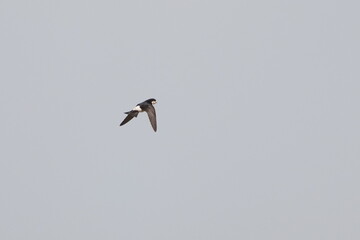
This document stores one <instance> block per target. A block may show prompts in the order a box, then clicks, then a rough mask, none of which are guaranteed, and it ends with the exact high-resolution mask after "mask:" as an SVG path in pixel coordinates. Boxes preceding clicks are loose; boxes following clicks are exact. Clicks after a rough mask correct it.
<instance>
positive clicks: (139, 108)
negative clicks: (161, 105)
mask: <svg viewBox="0 0 360 240" xmlns="http://www.w3.org/2000/svg"><path fill="white" fill-rule="evenodd" d="M155 103H156V99H154V98H150V99H148V100H146V101H144V102H142V103H139V104H138V105H136V107H134V108H133V109H132V110H131V111H129V112H125V114H127V116H126V118H125V119H124V120H123V121H122V122H121V123H120V126H122V125H124V124H126V123H127V122H129V121H130V120H131V119H133V118H134V117H137V115H138V114H139V112H144V111H145V112H146V113H147V115H148V117H149V120H150V123H151V126H152V128H153V129H154V131H155V132H156V130H157V125H156V112H155V108H154V106H153V105H154V104H155Z"/></svg>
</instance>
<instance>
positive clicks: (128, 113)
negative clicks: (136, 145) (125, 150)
mask: <svg viewBox="0 0 360 240" xmlns="http://www.w3.org/2000/svg"><path fill="white" fill-rule="evenodd" d="M126 113H127V116H126V118H125V119H124V120H123V121H122V122H121V123H120V126H122V125H124V124H126V123H127V122H128V121H130V120H131V119H133V118H134V117H137V115H138V114H139V112H137V111H130V112H126Z"/></svg>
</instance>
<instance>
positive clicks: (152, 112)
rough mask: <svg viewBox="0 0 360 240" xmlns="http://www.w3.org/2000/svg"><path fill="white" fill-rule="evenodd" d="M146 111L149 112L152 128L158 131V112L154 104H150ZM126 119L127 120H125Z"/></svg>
mask: <svg viewBox="0 0 360 240" xmlns="http://www.w3.org/2000/svg"><path fill="white" fill-rule="evenodd" d="M145 111H146V113H147V114H148V117H149V120H150V123H151V126H152V128H153V129H154V131H155V132H156V130H157V125H156V112H155V108H154V107H153V106H152V105H149V107H147V108H146V110H145ZM124 121H125V120H124Z"/></svg>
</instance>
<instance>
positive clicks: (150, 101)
mask: <svg viewBox="0 0 360 240" xmlns="http://www.w3.org/2000/svg"><path fill="white" fill-rule="evenodd" d="M146 102H148V103H151V104H152V105H154V104H156V103H157V102H156V99H155V98H150V99H148V100H146Z"/></svg>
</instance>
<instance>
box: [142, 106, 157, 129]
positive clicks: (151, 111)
mask: <svg viewBox="0 0 360 240" xmlns="http://www.w3.org/2000/svg"><path fill="white" fill-rule="evenodd" d="M145 111H146V113H147V114H148V117H149V120H150V123H151V126H152V128H153V129H154V131H155V132H156V130H157V125H156V112H155V108H154V107H153V105H149V107H147V108H146V110H145Z"/></svg>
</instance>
